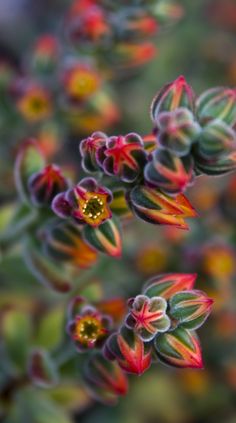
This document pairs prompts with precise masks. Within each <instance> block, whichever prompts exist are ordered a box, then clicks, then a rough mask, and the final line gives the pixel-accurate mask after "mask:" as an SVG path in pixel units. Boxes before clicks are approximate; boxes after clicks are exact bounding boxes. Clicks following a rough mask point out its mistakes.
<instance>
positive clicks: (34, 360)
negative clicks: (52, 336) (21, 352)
mask: <svg viewBox="0 0 236 423" xmlns="http://www.w3.org/2000/svg"><path fill="white" fill-rule="evenodd" d="M28 373H29V377H30V379H31V381H32V382H33V384H34V385H36V386H39V387H40V388H51V387H53V386H54V385H56V384H57V382H58V375H57V370H56V368H55V365H54V362H53V361H52V359H51V358H50V356H49V354H48V353H47V352H46V351H45V350H42V349H35V350H33V351H31V354H30V357H29V361H28Z"/></svg>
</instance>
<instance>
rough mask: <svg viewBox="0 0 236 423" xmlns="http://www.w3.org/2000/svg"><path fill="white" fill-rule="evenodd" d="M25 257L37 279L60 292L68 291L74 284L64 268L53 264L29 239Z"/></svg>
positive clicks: (26, 244)
mask: <svg viewBox="0 0 236 423" xmlns="http://www.w3.org/2000/svg"><path fill="white" fill-rule="evenodd" d="M24 258H25V262H26V264H27V266H28V267H29V269H30V271H31V272H32V274H33V275H34V276H35V277H36V279H37V280H38V281H39V282H41V283H43V284H44V285H46V286H47V287H49V288H51V289H52V290H53V291H57V292H59V293H62V294H64V293H67V292H68V291H70V290H71V288H72V285H71V282H70V281H69V280H68V276H67V275H64V271H63V269H62V268H58V266H56V265H53V264H52V262H51V261H49V259H47V258H46V257H45V256H44V255H43V254H42V253H41V252H40V251H39V249H38V248H37V247H36V246H35V245H34V244H33V245H32V243H31V242H29V241H27V242H26V243H25V248H24Z"/></svg>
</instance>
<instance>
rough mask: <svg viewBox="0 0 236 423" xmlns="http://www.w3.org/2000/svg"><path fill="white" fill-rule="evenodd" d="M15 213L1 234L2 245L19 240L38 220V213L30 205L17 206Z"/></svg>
mask: <svg viewBox="0 0 236 423" xmlns="http://www.w3.org/2000/svg"><path fill="white" fill-rule="evenodd" d="M14 207H15V212H14V214H13V215H12V217H11V219H10V221H9V222H8V224H7V225H6V228H4V231H2V232H1V233H0V242H1V244H2V245H5V244H6V245H7V243H8V241H10V240H13V239H14V238H15V239H16V238H18V237H19V236H20V235H21V234H23V233H25V232H26V231H27V230H28V229H29V228H30V227H32V226H33V225H34V224H35V222H36V220H37V218H38V212H37V210H36V209H34V208H32V207H31V206H30V205H29V204H26V203H21V204H19V205H18V207H16V206H15V204H14Z"/></svg>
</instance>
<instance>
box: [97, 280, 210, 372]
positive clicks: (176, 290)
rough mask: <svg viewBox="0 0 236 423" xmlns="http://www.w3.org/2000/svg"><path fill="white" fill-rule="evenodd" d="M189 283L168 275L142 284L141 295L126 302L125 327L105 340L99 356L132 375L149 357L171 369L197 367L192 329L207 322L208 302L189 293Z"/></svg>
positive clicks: (198, 360)
mask: <svg viewBox="0 0 236 423" xmlns="http://www.w3.org/2000/svg"><path fill="white" fill-rule="evenodd" d="M195 279H196V275H195V274H181V273H173V274H166V275H161V276H156V277H154V278H152V279H151V280H150V281H148V282H147V284H146V285H145V286H144V289H143V292H142V294H141V295H137V296H136V297H135V298H131V299H130V300H129V301H128V306H129V312H128V314H127V316H126V318H125V322H124V323H125V326H122V327H121V329H120V331H118V332H117V333H114V334H112V335H111V336H110V337H109V338H108V339H107V341H106V343H105V347H104V353H105V356H106V357H107V358H108V359H110V360H114V359H115V360H117V362H118V364H119V365H120V367H121V368H122V369H123V370H126V371H127V372H130V373H135V374H141V373H143V372H144V371H145V370H147V369H148V367H149V366H150V364H151V361H152V357H153V358H155V357H158V359H159V360H160V361H162V362H163V363H165V364H168V365H170V366H172V367H183V368H185V367H189V368H202V366H203V360H202V353H201V347H200V342H199V340H198V338H197V335H196V333H195V330H196V329H198V328H199V327H200V326H202V324H203V323H204V322H205V321H206V319H207V318H208V316H209V314H210V312H211V308H212V304H213V300H212V299H211V298H209V297H208V296H207V295H206V294H205V293H204V292H202V291H199V290H196V289H193V285H194V282H195Z"/></svg>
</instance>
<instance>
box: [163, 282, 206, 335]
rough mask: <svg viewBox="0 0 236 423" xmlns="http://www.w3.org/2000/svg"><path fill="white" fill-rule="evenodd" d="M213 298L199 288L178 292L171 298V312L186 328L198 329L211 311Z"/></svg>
mask: <svg viewBox="0 0 236 423" xmlns="http://www.w3.org/2000/svg"><path fill="white" fill-rule="evenodd" d="M212 304H213V300H212V299H211V298H209V297H208V296H207V295H206V294H205V293H204V292H202V291H199V290H194V289H193V290H191V291H183V292H178V293H177V294H175V295H174V296H173V297H172V298H171V299H170V314H171V316H172V317H174V319H176V320H178V321H179V322H180V323H181V326H182V327H184V328H186V329H198V328H199V327H200V326H202V324H203V323H204V322H205V320H206V319H207V317H208V316H209V314H210V313H211V308H212Z"/></svg>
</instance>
